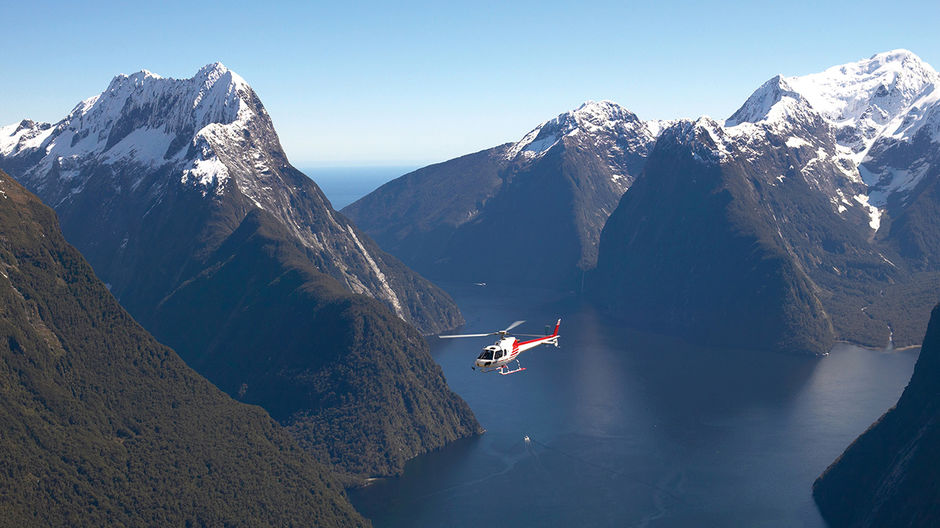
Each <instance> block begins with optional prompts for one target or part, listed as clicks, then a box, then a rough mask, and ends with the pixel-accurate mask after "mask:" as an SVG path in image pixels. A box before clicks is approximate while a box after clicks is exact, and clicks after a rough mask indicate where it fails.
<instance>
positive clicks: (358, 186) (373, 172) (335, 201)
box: [300, 165, 420, 211]
mask: <svg viewBox="0 0 940 528" xmlns="http://www.w3.org/2000/svg"><path fill="white" fill-rule="evenodd" d="M418 168H420V166H416V165H388V166H362V167H356V166H342V167H306V168H301V169H300V171H301V172H303V173H304V174H306V175H307V177H308V178H310V179H311V180H313V181H314V182H316V184H317V185H319V186H320V189H321V190H323V194H325V195H326V197H327V199H329V200H330V203H331V204H332V205H333V209H336V210H337V211H339V210H340V209H342V208H343V207H346V206H347V205H349V204H351V203H353V202H355V201H356V200H358V199H359V198H362V197H363V196H365V195H367V194H369V193H370V192H372V191H374V190H375V189H377V188H379V187H380V186H382V184H384V183H387V182H390V181H392V180H394V179H395V178H397V177H399V176H402V175H404V174H408V173H409V172H411V171H413V170H415V169H418Z"/></svg>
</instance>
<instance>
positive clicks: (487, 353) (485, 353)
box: [477, 348, 493, 359]
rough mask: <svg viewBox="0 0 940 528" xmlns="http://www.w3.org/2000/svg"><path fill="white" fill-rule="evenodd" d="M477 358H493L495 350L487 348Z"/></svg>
mask: <svg viewBox="0 0 940 528" xmlns="http://www.w3.org/2000/svg"><path fill="white" fill-rule="evenodd" d="M477 359H493V351H492V350H490V349H488V348H487V349H486V350H484V351H483V353H482V354H480V357H478V358H477Z"/></svg>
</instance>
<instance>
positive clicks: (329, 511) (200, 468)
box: [0, 172, 366, 526]
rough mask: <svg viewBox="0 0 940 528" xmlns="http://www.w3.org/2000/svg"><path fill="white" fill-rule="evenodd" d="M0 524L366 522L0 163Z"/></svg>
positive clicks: (300, 452)
mask: <svg viewBox="0 0 940 528" xmlns="http://www.w3.org/2000/svg"><path fill="white" fill-rule="evenodd" d="M0 191H2V193H0V272H2V277H0V525H2V526H103V525H109V526H352V525H363V524H366V521H364V520H363V519H362V518H361V517H360V516H359V515H358V514H357V513H356V512H355V511H354V510H353V508H352V506H351V505H350V504H349V503H348V501H347V500H346V499H345V497H344V496H343V492H342V490H341V488H340V486H339V485H338V484H337V483H336V482H335V481H333V480H332V477H331V476H329V474H328V472H327V471H326V470H325V469H324V468H323V466H321V465H319V464H318V463H317V462H315V461H314V460H313V459H312V457H311V456H309V455H308V454H307V453H305V452H304V451H303V450H302V449H301V448H300V447H299V446H297V444H296V443H295V442H294V441H293V440H292V439H291V438H290V436H289V435H288V434H286V432H284V431H283V430H282V429H281V428H280V427H279V426H278V425H277V424H276V423H275V422H274V421H273V420H272V419H271V418H270V417H269V416H268V415H267V414H266V413H265V412H264V411H263V410H261V409H260V408H257V407H251V406H246V405H243V404H240V403H237V402H235V401H232V400H231V399H230V398H229V397H228V396H226V395H225V394H223V393H222V392H221V391H219V390H218V389H216V388H215V387H214V386H212V385H211V384H210V383H209V382H208V381H207V380H205V379H203V378H202V377H200V376H198V375H197V374H196V373H195V372H193V371H192V370H191V369H190V368H189V367H187V366H186V365H185V364H184V363H183V362H182V360H180V358H179V357H178V356H177V355H176V354H175V353H174V352H173V351H172V350H170V349H169V348H167V347H165V346H163V345H161V344H160V343H158V342H156V341H155V340H154V339H153V337H151V336H150V335H149V334H148V333H147V332H146V331H144V330H143V329H142V328H141V327H140V326H139V325H137V324H136V323H135V322H134V321H133V320H132V319H131V318H130V316H129V315H128V314H127V313H126V312H125V311H124V310H123V309H122V308H121V307H120V306H119V305H118V303H117V302H116V301H115V300H114V299H113V297H112V296H111V295H110V294H109V293H108V291H107V289H106V288H105V286H104V285H103V284H101V283H100V282H99V281H98V280H97V279H96V278H95V276H94V275H93V273H92V271H91V268H90V267H89V266H88V265H87V263H86V262H85V261H84V259H83V258H82V257H81V255H80V254H79V253H78V252H77V251H76V250H75V249H74V248H72V247H71V246H69V245H68V244H67V243H66V242H65V240H64V239H63V237H62V235H61V234H60V232H59V229H58V223H57V221H56V219H55V215H54V213H53V212H52V210H50V209H48V208H47V207H45V206H44V205H42V204H41V203H40V202H39V201H38V199H36V198H35V197H33V196H32V195H29V194H28V193H27V192H26V191H25V190H24V189H23V188H22V187H21V186H20V185H19V184H17V183H15V182H14V181H13V180H12V179H11V178H9V177H8V176H7V175H6V174H3V173H2V172H0Z"/></svg>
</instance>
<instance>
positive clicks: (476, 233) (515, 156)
mask: <svg viewBox="0 0 940 528" xmlns="http://www.w3.org/2000/svg"><path fill="white" fill-rule="evenodd" d="M656 130H657V128H656V126H655V124H652V123H647V122H643V121H640V120H639V119H638V118H637V117H636V116H635V115H633V114H632V113H631V112H629V111H627V110H626V109H624V108H622V107H620V106H618V105H615V104H613V103H610V102H600V103H594V102H591V103H585V104H584V105H582V106H581V107H580V108H578V109H577V110H574V111H572V112H567V113H565V114H561V115H560V116H558V117H557V118H555V119H553V120H551V121H548V122H546V123H543V124H542V125H540V126H539V127H537V128H536V129H534V130H533V131H531V132H530V133H529V134H527V135H526V136H525V137H524V138H523V139H522V140H520V141H519V142H518V143H515V144H506V145H502V146H499V147H494V148H492V149H489V150H485V151H482V152H478V153H475V154H470V155H467V156H463V157H460V158H456V159H453V160H450V161H447V162H444V163H440V164H437V165H431V166H429V167H425V168H423V169H419V170H417V171H415V172H412V173H410V174H406V175H405V176H402V177H401V178H398V179H396V180H394V181H392V182H389V183H387V184H385V185H383V186H382V187H380V188H379V189H377V190H375V191H373V192H372V193H371V194H369V195H368V196H365V197H363V198H362V199H360V200H359V201H357V202H355V203H353V204H351V205H349V206H347V207H346V208H344V209H343V214H345V215H347V216H349V217H350V218H351V219H352V220H353V221H354V222H356V224H357V225H359V226H360V227H361V228H362V229H363V230H365V231H366V232H367V233H368V234H369V235H370V236H372V237H373V238H374V239H375V240H376V242H378V243H379V245H381V246H382V248H383V249H385V250H387V251H389V252H390V253H392V254H394V255H395V256H397V257H399V258H401V259H402V260H403V261H404V262H405V263H406V264H408V265H409V266H412V267H413V268H415V269H416V270H418V271H420V272H421V273H423V274H425V275H427V276H429V277H434V278H440V279H446V280H453V281H465V282H494V283H514V284H525V285H538V286H549V287H577V286H578V285H579V284H580V280H581V276H582V273H583V272H584V271H585V270H588V269H591V268H593V267H594V264H595V262H596V260H597V241H598V236H599V234H600V231H601V228H602V227H603V226H604V222H606V221H607V217H608V215H609V214H610V212H611V211H612V210H613V208H614V207H615V206H616V204H617V201H618V200H619V199H620V196H621V195H622V194H623V192H624V191H625V190H626V189H627V188H628V187H629V186H630V185H631V184H632V183H633V180H634V178H635V177H636V175H637V174H639V172H640V170H641V169H642V167H643V163H644V160H645V158H646V155H647V152H648V150H649V148H650V147H651V146H652V144H653V141H654V140H655V132H656Z"/></svg>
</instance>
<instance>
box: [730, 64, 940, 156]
mask: <svg viewBox="0 0 940 528" xmlns="http://www.w3.org/2000/svg"><path fill="white" fill-rule="evenodd" d="M938 86H940V74H938V73H937V72H936V71H935V70H934V69H933V68H931V67H930V65H928V64H927V63H925V62H924V61H922V60H921V59H920V58H919V57H917V55H915V54H913V53H911V52H910V51H907V50H894V51H888V52H884V53H878V54H876V55H873V56H872V57H870V58H868V59H864V60H860V61H858V62H853V63H848V64H843V65H840V66H833V67H831V68H829V69H827V70H825V71H822V72H819V73H814V74H809V75H803V76H796V77H782V76H779V75H778V76H776V77H774V78H773V79H770V80H769V81H767V82H766V83H764V84H763V85H762V86H761V87H760V88H758V89H757V91H755V92H754V94H752V95H751V97H750V98H748V100H747V101H746V102H745V103H744V105H743V106H742V107H741V108H740V109H738V111H737V112H735V113H734V114H733V115H732V116H731V117H730V118H729V119H728V120H727V121H726V125H727V126H736V125H738V124H741V123H746V122H751V123H757V122H760V121H769V122H773V121H780V120H789V121H792V120H793V117H794V112H793V109H794V108H799V110H800V111H801V112H805V111H806V109H807V108H809V109H811V110H812V111H813V112H814V113H817V114H818V115H820V116H821V117H823V118H824V119H825V120H826V121H828V122H829V123H830V124H831V125H832V126H833V127H834V128H835V129H836V137H837V139H838V143H839V145H840V146H842V147H845V148H847V149H849V150H850V151H851V157H852V159H853V161H855V162H856V163H861V162H862V160H864V159H865V156H866V154H867V153H868V150H869V149H870V148H871V146H872V145H873V144H874V143H875V142H876V141H877V140H878V138H879V137H882V136H885V135H895V136H896V135H897V134H898V133H899V132H900V133H902V135H907V134H910V133H911V132H913V131H914V130H913V129H911V127H910V125H911V120H910V119H905V118H906V117H907V116H908V115H909V114H910V113H911V112H912V111H914V112H918V111H922V110H923V108H924V107H925V106H927V105H933V104H935V103H936V102H937V101H938V97H940V93H938V90H937V87H938Z"/></svg>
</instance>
